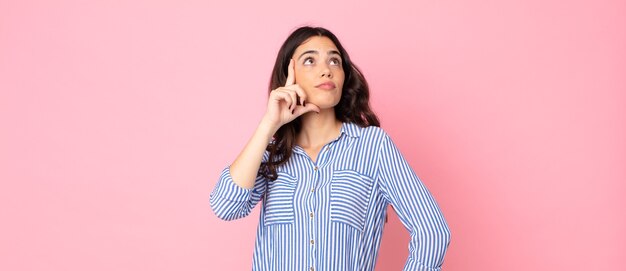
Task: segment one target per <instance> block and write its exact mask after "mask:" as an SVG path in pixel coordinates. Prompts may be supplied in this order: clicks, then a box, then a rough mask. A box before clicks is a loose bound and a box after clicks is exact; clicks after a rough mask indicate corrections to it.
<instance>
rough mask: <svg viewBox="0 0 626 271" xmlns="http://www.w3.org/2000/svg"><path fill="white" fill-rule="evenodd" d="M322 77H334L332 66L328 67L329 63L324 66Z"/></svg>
mask: <svg viewBox="0 0 626 271" xmlns="http://www.w3.org/2000/svg"><path fill="white" fill-rule="evenodd" d="M321 75H322V77H328V78H333V73H332V72H331V71H330V68H329V67H328V64H326V65H324V67H323V68H322V74H321Z"/></svg>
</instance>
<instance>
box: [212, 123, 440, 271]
mask: <svg viewBox="0 0 626 271" xmlns="http://www.w3.org/2000/svg"><path fill="white" fill-rule="evenodd" d="M267 157H268V153H267V152H266V153H265V155H264V158H263V160H264V161H266V160H267ZM277 173H278V178H277V179H276V180H274V181H268V180H267V179H265V178H263V177H262V176H260V175H259V176H258V177H257V178H256V181H255V185H254V187H253V188H251V189H245V188H242V187H239V186H238V185H237V184H235V183H234V182H233V180H232V178H231V175H230V172H229V167H226V168H225V169H224V170H223V171H222V174H221V175H220V179H219V181H218V183H217V184H216V186H215V188H214V190H213V191H212V193H211V196H210V204H211V208H212V209H213V211H214V212H215V214H216V215H217V216H218V217H219V218H221V219H224V220H233V219H238V218H242V217H245V216H246V215H248V214H249V213H250V211H251V210H252V208H254V206H255V205H256V204H257V203H258V202H259V201H260V200H261V199H263V204H262V209H261V215H260V221H259V226H258V228H257V235H256V242H255V249H254V255H253V266H252V270H270V271H276V270H287V271H291V270H309V271H316V270H318V271H335V270H374V266H375V265H376V258H377V255H378V248H379V247H380V240H381V237H382V233H383V228H384V225H385V216H386V213H387V206H388V204H391V205H392V206H393V208H394V210H395V211H396V213H397V214H398V216H399V218H400V220H401V221H402V224H404V226H405V227H406V228H407V229H408V230H409V233H410V237H411V240H410V243H409V257H408V259H407V262H406V265H405V267H404V270H440V269H441V264H442V263H443V258H444V255H445V252H446V250H447V247H448V243H449V241H450V230H449V229H448V226H447V224H446V221H445V219H444V217H443V214H442V213H441V210H440V209H439V207H438V205H437V203H436V202H435V200H434V199H433V197H432V195H431V194H430V193H429V191H428V189H427V188H426V187H425V186H424V184H422V182H421V181H420V179H419V178H418V176H417V175H416V174H415V172H414V171H413V170H412V169H411V167H410V166H409V164H408V163H407V161H406V160H405V159H404V157H403V156H402V155H401V154H400V151H399V150H398V148H397V147H396V146H395V145H394V143H393V142H392V141H391V139H390V138H389V136H388V135H387V134H386V133H385V132H384V131H383V130H382V129H381V128H379V127H374V126H370V127H367V128H362V127H359V126H358V125H356V124H353V123H343V125H342V127H341V133H340V135H339V137H338V138H337V139H335V140H333V141H331V142H329V143H328V144H326V145H325V146H324V147H323V148H322V150H321V151H320V153H319V155H318V158H317V161H312V160H311V159H310V158H309V156H308V155H307V154H306V152H305V151H304V150H303V149H302V148H301V147H300V146H296V147H294V149H293V155H292V156H291V158H290V159H289V160H288V161H287V163H285V164H283V165H281V166H280V167H278V169H277Z"/></svg>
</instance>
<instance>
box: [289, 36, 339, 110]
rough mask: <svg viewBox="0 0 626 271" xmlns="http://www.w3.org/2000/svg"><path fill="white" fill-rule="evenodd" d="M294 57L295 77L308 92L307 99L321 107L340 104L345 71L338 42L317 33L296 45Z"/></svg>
mask: <svg viewBox="0 0 626 271" xmlns="http://www.w3.org/2000/svg"><path fill="white" fill-rule="evenodd" d="M292 58H293V60H294V61H295V66H294V70H295V81H296V84H298V85H299V86H300V87H301V88H302V89H303V90H304V92H305V93H306V95H307V99H306V102H307V103H309V102H310V103H312V104H315V105H317V106H318V107H319V108H320V109H327V108H333V107H334V106H335V105H337V104H338V103H339V100H340V99H341V90H342V89H343V81H344V78H345V73H344V71H343V67H342V63H341V55H340V54H339V50H337V47H336V46H335V44H334V43H333V42H332V41H331V40H330V39H329V38H327V37H319V36H313V37H311V38H310V39H308V40H307V41H305V42H304V43H302V44H301V45H300V46H298V48H296V51H295V52H294V53H293V56H292Z"/></svg>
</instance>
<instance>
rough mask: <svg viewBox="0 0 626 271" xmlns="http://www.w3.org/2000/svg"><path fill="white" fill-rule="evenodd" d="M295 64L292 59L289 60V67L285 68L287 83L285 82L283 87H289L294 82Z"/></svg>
mask: <svg viewBox="0 0 626 271" xmlns="http://www.w3.org/2000/svg"><path fill="white" fill-rule="evenodd" d="M294 65H295V63H294V61H293V59H289V66H288V67H287V81H286V82H285V86H291V85H293V84H294V83H295V82H296V74H295V71H294V67H293V66H294Z"/></svg>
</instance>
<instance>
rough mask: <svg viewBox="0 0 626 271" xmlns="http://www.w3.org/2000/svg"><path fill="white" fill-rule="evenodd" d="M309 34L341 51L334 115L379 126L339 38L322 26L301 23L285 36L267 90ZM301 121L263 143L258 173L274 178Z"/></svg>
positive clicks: (279, 81) (282, 78) (281, 80)
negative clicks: (265, 157)
mask: <svg viewBox="0 0 626 271" xmlns="http://www.w3.org/2000/svg"><path fill="white" fill-rule="evenodd" d="M313 36H319V37H327V38H329V39H330V40H331V41H332V42H333V43H334V44H335V46H337V49H338V50H339V53H340V54H341V63H342V68H343V70H344V73H345V79H344V83H343V89H342V91H341V99H340V100H339V103H338V104H337V105H336V106H335V107H334V109H335V117H336V118H337V120H339V121H342V122H351V123H355V124H357V125H359V126H361V127H367V126H380V122H379V121H378V117H376V115H375V114H374V112H372V110H371V108H370V105H369V96H370V95H369V87H368V86H367V81H365V77H363V73H361V71H360V70H359V69H358V68H357V66H356V65H355V64H354V63H353V62H352V61H351V60H350V56H348V52H346V50H345V49H344V48H343V46H341V43H340V42H339V39H337V37H336V36H335V35H334V34H333V33H331V32H330V31H328V30H327V29H325V28H322V27H310V26H304V27H300V28H298V29H296V30H295V31H294V32H292V33H291V35H289V37H288V38H287V40H285V42H284V43H283V45H282V46H281V47H280V50H279V51H278V56H277V57H276V63H275V64H274V69H273V71H272V77H271V79H270V84H269V92H271V91H272V90H274V89H276V88H278V87H280V86H283V85H285V82H286V80H287V68H288V66H289V61H290V59H291V58H292V56H293V53H294V52H295V51H296V48H297V47H298V46H300V44H302V43H304V42H306V41H307V40H308V39H309V38H311V37H313ZM301 127H302V121H301V119H300V118H296V119H295V120H293V121H291V122H289V123H287V124H284V125H283V126H281V127H280V128H279V129H278V131H276V134H274V140H273V141H272V142H271V143H270V144H269V145H268V146H267V151H268V152H269V157H268V160H267V162H263V163H262V164H261V167H260V168H259V172H260V173H261V174H262V175H263V176H265V177H267V178H270V179H272V180H275V179H276V178H277V177H278V174H277V173H276V168H277V167H278V166H280V165H282V164H284V163H285V162H287V160H289V158H290V157H291V154H292V149H293V147H294V146H295V145H296V135H297V134H298V133H299V132H300V129H301Z"/></svg>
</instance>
